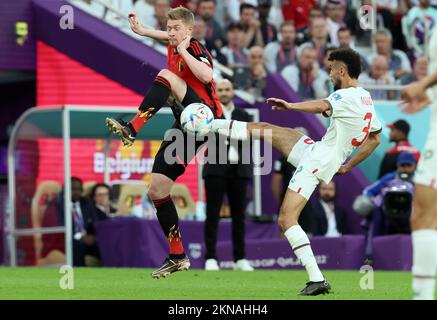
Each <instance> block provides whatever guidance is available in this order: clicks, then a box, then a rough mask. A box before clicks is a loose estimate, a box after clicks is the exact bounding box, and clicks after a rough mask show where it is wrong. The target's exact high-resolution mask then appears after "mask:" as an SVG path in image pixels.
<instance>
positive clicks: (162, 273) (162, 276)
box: [152, 262, 191, 279]
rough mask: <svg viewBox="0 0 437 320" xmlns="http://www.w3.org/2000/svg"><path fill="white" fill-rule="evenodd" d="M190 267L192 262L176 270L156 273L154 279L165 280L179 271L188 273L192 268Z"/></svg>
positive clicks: (153, 275)
mask: <svg viewBox="0 0 437 320" xmlns="http://www.w3.org/2000/svg"><path fill="white" fill-rule="evenodd" d="M190 265H191V264H190V262H185V263H183V264H182V265H181V266H179V267H178V268H177V269H175V270H170V271H162V272H160V273H156V274H154V273H152V278H153V279H159V278H165V277H167V276H168V275H170V274H171V273H175V272H178V271H188V269H189V268H190Z"/></svg>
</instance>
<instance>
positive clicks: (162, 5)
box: [145, 0, 170, 31]
mask: <svg viewBox="0 0 437 320" xmlns="http://www.w3.org/2000/svg"><path fill="white" fill-rule="evenodd" d="M168 10H170V1H169V0H155V6H154V14H153V15H152V16H150V17H149V19H148V20H147V21H145V23H146V24H147V25H148V26H150V27H152V28H154V29H156V30H162V31H165V30H167V12H168Z"/></svg>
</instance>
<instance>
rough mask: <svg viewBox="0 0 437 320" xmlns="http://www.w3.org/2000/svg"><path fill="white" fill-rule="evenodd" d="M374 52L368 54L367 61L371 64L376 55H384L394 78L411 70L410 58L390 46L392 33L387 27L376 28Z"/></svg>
mask: <svg viewBox="0 0 437 320" xmlns="http://www.w3.org/2000/svg"><path fill="white" fill-rule="evenodd" d="M374 41H375V46H376V52H375V53H372V54H371V55H369V56H368V59H367V62H368V63H369V64H370V65H371V64H372V62H373V61H374V59H375V57H376V56H378V55H382V56H385V57H386V58H387V61H388V70H389V73H390V75H391V76H392V77H394V78H395V79H398V78H400V77H401V76H403V75H404V74H407V73H409V72H411V65H410V60H408V57H407V55H406V54H405V53H404V52H402V51H400V50H397V49H393V48H392V41H393V40H392V35H391V32H390V31H388V30H387V29H381V30H378V31H377V32H376V33H375V38H374Z"/></svg>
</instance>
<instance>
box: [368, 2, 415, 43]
mask: <svg viewBox="0 0 437 320" xmlns="http://www.w3.org/2000/svg"><path fill="white" fill-rule="evenodd" d="M408 2H410V1H409V0H376V8H377V12H378V14H377V17H376V19H377V21H378V27H379V28H384V29H388V30H390V32H391V33H392V35H393V47H394V48H397V49H404V48H405V41H404V39H403V36H402V33H400V32H398V30H399V28H400V27H401V25H400V21H401V18H402V17H403V16H404V15H405V14H406V13H407V11H408ZM370 4H371V3H370ZM380 21H381V22H382V25H381V23H379V22H380Z"/></svg>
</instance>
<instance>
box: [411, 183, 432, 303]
mask: <svg viewBox="0 0 437 320" xmlns="http://www.w3.org/2000/svg"><path fill="white" fill-rule="evenodd" d="M436 197H437V190H436V189H433V188H431V187H428V186H425V185H422V184H416V195H415V197H414V207H413V213H412V215H411V229H412V232H411V238H412V241H413V268H412V273H413V283H412V284H413V294H414V299H416V300H433V299H435V277H436V273H437V250H436V248H437V231H436V228H437V203H436V202H435V199H436Z"/></svg>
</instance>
